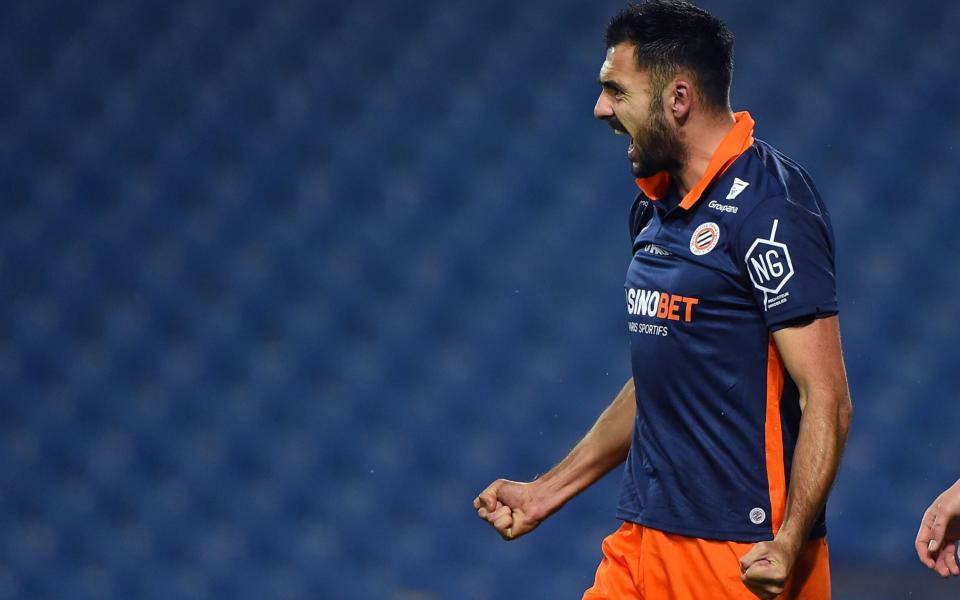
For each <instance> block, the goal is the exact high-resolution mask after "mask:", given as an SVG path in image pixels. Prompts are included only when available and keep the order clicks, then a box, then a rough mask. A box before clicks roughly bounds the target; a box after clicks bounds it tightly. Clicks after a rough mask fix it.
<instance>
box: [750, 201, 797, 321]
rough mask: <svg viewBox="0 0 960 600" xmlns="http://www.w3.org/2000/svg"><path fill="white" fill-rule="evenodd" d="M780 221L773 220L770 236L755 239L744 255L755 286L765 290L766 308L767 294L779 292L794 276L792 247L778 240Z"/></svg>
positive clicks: (765, 305) (765, 304)
mask: <svg viewBox="0 0 960 600" xmlns="http://www.w3.org/2000/svg"><path fill="white" fill-rule="evenodd" d="M778 222H779V220H778V219H774V220H773V229H772V230H771V231H770V238H769V239H764V238H757V239H755V240H754V241H753V244H752V245H751V246H750V249H749V250H747V255H746V256H745V257H744V261H746V263H747V272H748V273H750V281H751V282H752V283H753V287H755V288H757V289H758V290H760V291H762V292H763V295H764V310H766V308H767V302H766V300H767V294H773V295H776V294H779V293H780V290H782V289H783V286H785V285H786V284H787V281H789V280H790V278H791V277H793V261H791V260H790V249H789V248H787V245H786V244H784V243H782V242H778V241H776V236H777V224H778Z"/></svg>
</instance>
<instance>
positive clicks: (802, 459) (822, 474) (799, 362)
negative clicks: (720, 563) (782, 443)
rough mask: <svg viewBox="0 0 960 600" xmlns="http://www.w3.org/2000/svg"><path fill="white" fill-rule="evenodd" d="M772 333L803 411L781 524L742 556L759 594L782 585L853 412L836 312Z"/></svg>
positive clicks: (753, 588) (830, 474)
mask: <svg viewBox="0 0 960 600" xmlns="http://www.w3.org/2000/svg"><path fill="white" fill-rule="evenodd" d="M773 339H774V342H775V343H776V345H777V350H778V351H779V353H780V356H781V358H782V359H783V363H784V366H785V367H786V369H787V371H788V372H789V373H790V377H791V378H792V379H793V381H794V382H795V383H796V384H797V388H798V390H799V392H800V408H801V410H802V411H803V416H802V417H801V420H800V433H799V436H798V437H797V444H796V447H795V449H794V454H793V466H792V468H791V471H790V492H789V494H788V495H787V507H786V512H785V514H784V520H783V524H782V525H781V527H780V530H779V532H778V533H777V535H776V537H775V538H774V540H773V541H772V542H761V543H759V544H757V545H756V546H754V548H753V549H752V550H751V551H750V552H749V553H748V554H747V555H746V556H744V557H743V559H741V569H742V570H743V572H744V583H746V584H747V587H749V588H750V589H751V591H753V592H754V594H756V595H757V596H759V597H761V598H772V597H774V596H775V595H776V594H779V593H780V592H782V591H783V585H784V583H785V581H786V578H787V577H788V576H789V574H790V571H791V570H792V568H793V564H794V562H795V561H796V558H797V556H798V555H799V553H800V550H801V548H802V547H803V545H804V543H805V542H806V541H807V539H808V536H809V535H810V530H811V528H812V527H813V522H814V520H815V519H816V518H817V515H818V514H819V513H820V511H821V510H822V509H823V505H824V502H825V501H826V498H827V493H828V492H829V490H830V486H831V485H833V480H834V478H835V477H836V474H837V468H838V467H839V465H840V455H841V454H842V452H843V446H844V444H845V443H846V440H847V431H848V430H849V428H850V419H851V416H852V413H853V408H852V405H851V402H850V391H849V389H848V386H847V375H846V371H845V369H844V366H843V355H842V352H841V349H840V327H839V322H838V320H837V317H835V316H833V317H828V318H823V319H816V320H814V321H812V322H810V323H807V324H805V325H802V326H798V327H788V328H785V329H781V330H779V331H777V332H775V333H774V334H773Z"/></svg>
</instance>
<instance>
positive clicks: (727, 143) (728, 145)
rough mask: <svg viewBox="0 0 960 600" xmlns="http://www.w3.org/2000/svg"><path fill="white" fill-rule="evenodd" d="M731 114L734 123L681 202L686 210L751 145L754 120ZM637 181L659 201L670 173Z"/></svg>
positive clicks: (648, 193) (641, 178)
mask: <svg viewBox="0 0 960 600" xmlns="http://www.w3.org/2000/svg"><path fill="white" fill-rule="evenodd" d="M733 117H734V119H736V121H737V122H736V124H735V125H734V126H733V129H731V130H730V131H729V132H728V133H727V135H726V137H724V138H723V140H721V141H720V145H719V146H717V149H716V150H715V151H714V152H713V157H711V158H710V162H709V163H708V164H707V170H706V171H705V172H704V174H703V177H701V178H700V181H698V182H697V184H696V185H695V186H693V189H691V190H690V191H689V192H687V195H686V196H684V197H683V200H681V201H680V206H681V207H683V208H684V209H685V210H689V209H690V207H692V206H693V205H694V204H696V203H697V201H698V200H700V196H702V195H703V192H704V190H706V189H707V186H709V185H710V184H711V183H713V180H714V179H716V178H717V177H720V176H721V175H723V174H724V173H725V172H726V170H727V169H728V168H730V165H732V164H733V162H734V161H735V160H737V159H738V158H740V155H741V154H743V153H744V152H746V151H747V149H748V148H750V146H752V145H753V126H754V121H753V118H752V117H751V116H750V113H748V112H747V111H742V112H738V113H734V115H733ZM636 182H637V187H639V188H640V191H642V192H643V194H644V195H645V196H646V197H647V198H650V199H651V200H661V199H662V198H664V197H665V196H666V195H667V190H668V189H669V188H670V174H669V173H667V172H666V171H661V172H659V173H657V174H656V175H651V176H650V177H639V178H637V180H636Z"/></svg>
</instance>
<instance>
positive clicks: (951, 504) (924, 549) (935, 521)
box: [915, 481, 960, 577]
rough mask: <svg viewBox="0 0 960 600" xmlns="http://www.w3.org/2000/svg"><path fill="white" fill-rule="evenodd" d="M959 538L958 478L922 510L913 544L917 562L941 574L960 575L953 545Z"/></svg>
mask: <svg viewBox="0 0 960 600" xmlns="http://www.w3.org/2000/svg"><path fill="white" fill-rule="evenodd" d="M958 540H960V481H957V482H956V483H954V484H953V485H952V486H951V487H950V488H948V489H947V490H946V491H945V492H943V493H942V494H940V495H939V496H937V499H936V500H934V501H933V503H932V504H931V505H930V506H929V508H927V510H926V512H924V513H923V518H922V519H921V520H920V530H919V531H918V532H917V539H916V542H915V546H916V549H917V556H919V557H920V562H922V563H923V564H925V565H926V566H927V567H929V568H931V569H933V570H934V571H936V572H937V573H939V574H940V575H941V576H942V577H950V576H951V575H952V576H957V575H960V565H958V564H957V555H956V549H957V544H958V543H960V542H958Z"/></svg>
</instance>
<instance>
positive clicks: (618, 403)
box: [473, 378, 637, 539]
mask: <svg viewBox="0 0 960 600" xmlns="http://www.w3.org/2000/svg"><path fill="white" fill-rule="evenodd" d="M635 394H636V392H635V390H634V386H633V379H632V378H631V379H630V380H628V381H627V383H626V384H625V385H624V386H623V389H621V390H620V393H619V394H617V396H616V397H615V398H614V399H613V402H611V403H610V405H609V406H608V407H607V408H606V409H605V410H604V411H603V413H602V414H601V415H600V417H599V418H598V419H597V421H596V423H594V424H593V427H591V428H590V430H589V431H588V432H587V434H586V435H585V436H584V437H583V439H581V440H580V442H578V443H577V445H576V446H574V447H573V450H571V451H570V453H569V454H567V456H566V458H564V459H563V460H562V461H560V463H559V464H558V465H557V466H555V467H553V468H552V469H550V470H549V471H547V472H546V473H545V474H544V475H543V476H541V477H540V478H538V479H536V480H535V481H532V482H530V483H521V482H516V481H507V480H505V479H498V480H496V481H494V482H493V483H491V484H490V485H489V486H487V489H485V490H483V492H481V493H480V495H479V496H477V498H475V499H474V501H473V506H474V508H476V509H477V514H478V515H479V516H480V518H482V519H485V520H486V521H488V522H489V523H490V524H491V525H493V526H494V528H495V529H496V530H497V531H498V532H499V533H500V535H501V536H503V537H504V538H505V539H513V538H516V537H519V536H521V535H523V534H525V533H528V532H530V531H532V530H533V529H534V528H536V526H537V525H539V524H540V523H541V522H542V521H543V520H544V519H546V518H547V517H549V516H550V515H552V514H553V513H555V512H557V511H558V510H560V508H561V507H562V506H563V505H564V504H566V503H567V502H568V501H569V500H570V499H571V498H573V497H574V496H576V495H577V494H579V493H580V492H582V491H583V490H585V489H586V488H588V487H589V486H590V485H591V484H593V483H594V482H595V481H597V480H598V479H600V478H601V477H603V476H604V475H606V474H607V473H608V472H609V471H610V470H611V469H612V468H614V467H615V466H617V465H618V464H620V463H622V462H623V461H624V459H625V458H626V457H627V452H629V450H630V441H631V439H632V436H633V422H634V418H635V417H636V413H637V405H636V396H635Z"/></svg>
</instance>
